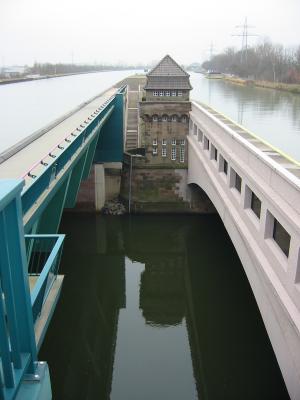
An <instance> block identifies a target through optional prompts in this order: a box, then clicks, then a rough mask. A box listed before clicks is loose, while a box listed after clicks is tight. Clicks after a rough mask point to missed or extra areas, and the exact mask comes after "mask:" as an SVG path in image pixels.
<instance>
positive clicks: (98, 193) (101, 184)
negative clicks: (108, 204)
mask: <svg viewBox="0 0 300 400" xmlns="http://www.w3.org/2000/svg"><path fill="white" fill-rule="evenodd" d="M94 168H95V206H96V211H100V210H101V209H102V207H103V206H104V203H105V170H104V165H103V164H95V166H94Z"/></svg>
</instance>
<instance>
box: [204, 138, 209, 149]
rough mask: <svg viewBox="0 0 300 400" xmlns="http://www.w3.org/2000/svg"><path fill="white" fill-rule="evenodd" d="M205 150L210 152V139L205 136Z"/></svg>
mask: <svg viewBox="0 0 300 400" xmlns="http://www.w3.org/2000/svg"><path fill="white" fill-rule="evenodd" d="M204 150H209V139H208V138H207V137H206V136H204Z"/></svg>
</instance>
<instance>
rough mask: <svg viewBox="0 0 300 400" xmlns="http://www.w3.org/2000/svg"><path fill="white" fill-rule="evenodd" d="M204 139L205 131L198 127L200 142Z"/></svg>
mask: <svg viewBox="0 0 300 400" xmlns="http://www.w3.org/2000/svg"><path fill="white" fill-rule="evenodd" d="M202 140H203V132H202V131H201V129H199V128H198V142H202Z"/></svg>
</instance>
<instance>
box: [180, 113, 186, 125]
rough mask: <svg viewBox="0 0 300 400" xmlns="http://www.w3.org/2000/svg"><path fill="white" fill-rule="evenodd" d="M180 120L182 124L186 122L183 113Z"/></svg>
mask: <svg viewBox="0 0 300 400" xmlns="http://www.w3.org/2000/svg"><path fill="white" fill-rule="evenodd" d="M181 122H183V123H184V124H185V123H186V116H185V115H184V116H183V117H182V118H181Z"/></svg>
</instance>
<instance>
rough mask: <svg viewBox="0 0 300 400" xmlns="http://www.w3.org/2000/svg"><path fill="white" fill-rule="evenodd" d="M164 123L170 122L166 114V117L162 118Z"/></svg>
mask: <svg viewBox="0 0 300 400" xmlns="http://www.w3.org/2000/svg"><path fill="white" fill-rule="evenodd" d="M162 121H163V122H167V121H168V116H167V115H166V114H164V115H163V116H162Z"/></svg>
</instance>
